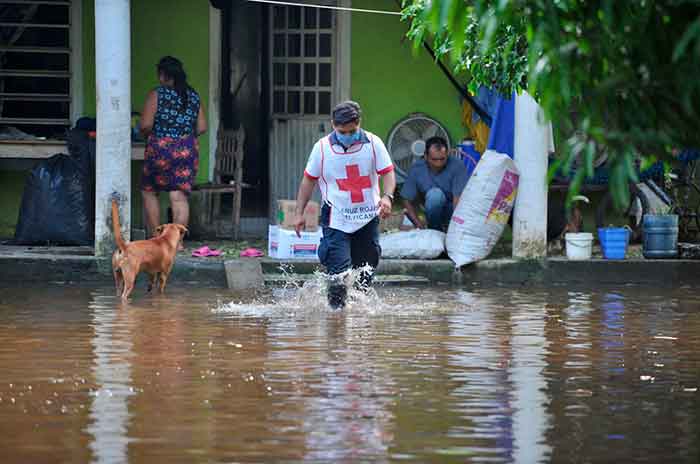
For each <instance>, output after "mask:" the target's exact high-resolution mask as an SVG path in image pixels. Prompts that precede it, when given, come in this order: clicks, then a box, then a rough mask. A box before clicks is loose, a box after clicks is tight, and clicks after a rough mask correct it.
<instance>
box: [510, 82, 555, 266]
mask: <svg viewBox="0 0 700 464" xmlns="http://www.w3.org/2000/svg"><path fill="white" fill-rule="evenodd" d="M552 149H553V141H552V130H551V125H550V123H549V122H547V121H545V119H544V113H543V111H542V108H540V106H539V105H538V104H537V102H536V101H535V100H534V99H533V98H532V97H531V96H530V95H529V94H528V93H527V92H524V93H523V94H522V95H518V96H517V97H516V99H515V143H514V152H515V153H514V159H515V165H516V166H517V167H518V170H519V171H520V182H519V184H518V195H517V196H516V199H515V210H514V212H513V257H514V258H543V257H545V256H546V255H547V155H548V153H549V151H550V150H552Z"/></svg>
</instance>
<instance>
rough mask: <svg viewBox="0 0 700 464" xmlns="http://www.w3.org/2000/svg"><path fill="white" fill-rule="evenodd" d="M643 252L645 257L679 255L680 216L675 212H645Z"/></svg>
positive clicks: (672, 256)
mask: <svg viewBox="0 0 700 464" xmlns="http://www.w3.org/2000/svg"><path fill="white" fill-rule="evenodd" d="M643 224H644V234H643V243H644V245H643V248H642V253H643V254H644V257H645V258H648V259H655V258H675V257H676V256H678V216H676V215H675V214H645V215H644V223H643Z"/></svg>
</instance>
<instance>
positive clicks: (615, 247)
mask: <svg viewBox="0 0 700 464" xmlns="http://www.w3.org/2000/svg"><path fill="white" fill-rule="evenodd" d="M629 239H630V231H629V230H628V229H625V228H624V227H601V228H600V229H598V240H600V247H601V248H602V249H603V257H604V258H605V259H625V255H626V254H627V244H628V243H629Z"/></svg>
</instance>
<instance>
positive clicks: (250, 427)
mask: <svg viewBox="0 0 700 464" xmlns="http://www.w3.org/2000/svg"><path fill="white" fill-rule="evenodd" d="M168 292H169V293H168V294H167V295H165V296H158V295H155V296H149V295H145V294H144V292H143V289H142V288H139V289H138V290H137V291H135V292H134V295H133V300H132V303H131V304H129V305H127V306H122V305H121V303H120V302H119V300H118V299H117V298H115V297H114V296H113V289H112V288H111V287H109V286H106V287H101V288H73V287H58V286H55V287H49V288H39V287H37V288H21V289H20V288H17V289H7V288H5V289H3V290H2V292H1V296H0V372H1V375H0V431H1V433H0V449H1V450H2V455H3V458H2V462H3V463H48V462H62V463H65V462H70V463H84V462H98V463H120V462H129V463H134V464H142V463H154V462H168V463H175V462H183V463H189V462H276V461H277V462H278V461H284V462H363V461H365V462H366V461H373V462H519V463H520V462H522V463H534V462H581V463H584V462H633V461H647V462H674V463H675V462H688V463H697V462H699V461H700V390H699V389H700V297H698V296H696V294H697V292H696V291H695V290H692V289H679V290H671V291H667V290H664V291H663V293H662V291H658V293H654V291H652V290H648V289H642V288H634V287H630V288H625V289H602V290H599V291H596V292H590V291H573V290H571V289H565V288H554V289H546V290H536V289H502V288H494V289H483V290H472V291H466V290H460V289H449V288H446V287H444V288H443V287H438V288H420V289H408V288H384V289H380V290H379V295H380V297H381V298H379V299H377V300H375V299H370V300H369V301H368V302H357V303H355V304H354V305H353V306H351V307H350V308H349V309H348V310H346V311H344V312H340V313H332V312H329V311H328V310H325V309H324V308H323V306H322V305H321V304H319V303H318V295H317V294H316V293H314V292H309V294H308V295H301V297H300V296H299V295H297V294H296V291H295V290H293V289H292V290H288V291H277V292H274V294H272V295H263V296H258V297H256V298H251V297H248V298H243V297H240V298H232V296H231V295H229V294H227V293H226V291H223V290H205V289H195V288H178V287H177V286H176V285H172V286H170V287H169V289H168ZM232 300H233V302H232Z"/></svg>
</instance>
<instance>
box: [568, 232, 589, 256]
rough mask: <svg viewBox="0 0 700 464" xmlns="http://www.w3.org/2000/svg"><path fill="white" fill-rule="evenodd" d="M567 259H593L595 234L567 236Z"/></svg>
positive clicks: (583, 233)
mask: <svg viewBox="0 0 700 464" xmlns="http://www.w3.org/2000/svg"><path fill="white" fill-rule="evenodd" d="M565 238H566V257H567V258H569V259H570V260H582V259H591V251H592V248H593V234H590V233H588V232H582V233H578V234H573V233H570V234H566V236H565Z"/></svg>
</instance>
